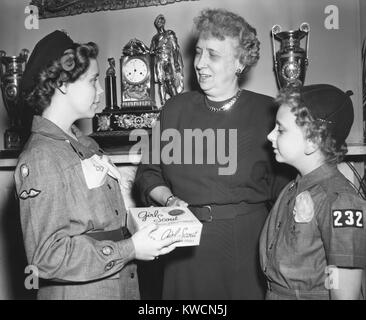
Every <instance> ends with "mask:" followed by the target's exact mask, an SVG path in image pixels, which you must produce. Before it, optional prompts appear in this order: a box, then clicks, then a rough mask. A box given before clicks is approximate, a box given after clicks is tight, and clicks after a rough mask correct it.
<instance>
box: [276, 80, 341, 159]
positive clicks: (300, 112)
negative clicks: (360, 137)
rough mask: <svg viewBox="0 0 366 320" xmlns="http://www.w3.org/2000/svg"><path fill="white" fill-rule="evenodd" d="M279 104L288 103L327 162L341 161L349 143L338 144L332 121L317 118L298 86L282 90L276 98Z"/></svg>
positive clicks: (299, 124)
mask: <svg viewBox="0 0 366 320" xmlns="http://www.w3.org/2000/svg"><path fill="white" fill-rule="evenodd" d="M276 102H277V103H278V105H282V104H285V105H288V106H289V107H290V108H291V112H292V113H293V114H294V115H295V117H296V124H297V125H298V126H299V127H302V128H303V129H304V132H305V137H306V138H308V139H310V140H311V141H313V142H314V143H316V144H317V145H318V146H319V148H320V150H321V151H322V153H323V154H324V156H325V158H326V160H327V162H331V163H339V162H341V161H342V159H343V158H344V156H345V155H346V153H347V144H346V143H345V142H344V143H342V144H340V145H339V144H337V141H336V140H335V139H334V138H333V137H332V135H331V131H330V130H329V125H330V123H329V122H327V121H324V120H321V119H315V118H314V117H313V116H312V114H311V112H310V110H309V109H308V108H307V107H306V105H305V103H304V101H303V100H302V99H301V94H300V91H299V89H298V88H296V87H291V86H289V87H286V88H284V89H282V90H281V91H280V93H279V94H278V96H277V98H276Z"/></svg>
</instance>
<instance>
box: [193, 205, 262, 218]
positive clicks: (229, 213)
mask: <svg viewBox="0 0 366 320" xmlns="http://www.w3.org/2000/svg"><path fill="white" fill-rule="evenodd" d="M188 209H189V210H191V211H192V213H193V214H194V215H195V216H196V218H197V219H198V220H200V221H202V222H211V221H213V220H226V219H234V218H235V217H236V216H238V215H245V214H250V213H253V212H255V211H258V210H266V211H267V209H266V205H265V204H264V203H246V202H240V203H236V204H223V205H216V204H214V205H204V206H195V205H190V206H188Z"/></svg>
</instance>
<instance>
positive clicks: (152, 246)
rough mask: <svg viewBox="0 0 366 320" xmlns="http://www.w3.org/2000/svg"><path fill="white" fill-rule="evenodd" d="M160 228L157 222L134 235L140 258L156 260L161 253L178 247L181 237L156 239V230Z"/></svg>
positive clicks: (136, 252) (138, 257) (136, 253)
mask: <svg viewBox="0 0 366 320" xmlns="http://www.w3.org/2000/svg"><path fill="white" fill-rule="evenodd" d="M157 229H158V226H157V225H156V224H151V225H148V226H146V227H144V228H142V229H141V230H139V231H137V232H136V233H135V234H134V235H133V236H132V242H133V245H134V246H135V255H136V259H138V260H154V259H156V258H158V257H159V256H160V255H164V254H167V253H169V252H171V251H173V250H174V249H175V248H176V244H177V242H179V241H181V240H179V239H164V240H156V239H155V238H154V237H153V233H154V231H156V230H157Z"/></svg>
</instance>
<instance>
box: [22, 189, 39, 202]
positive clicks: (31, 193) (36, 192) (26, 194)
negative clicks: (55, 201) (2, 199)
mask: <svg viewBox="0 0 366 320" xmlns="http://www.w3.org/2000/svg"><path fill="white" fill-rule="evenodd" d="M40 193H41V191H39V190H36V189H30V190H29V191H27V190H24V191H22V193H21V194H20V195H19V198H20V199H22V200H26V199H28V198H35V197H37V196H38V195H39V194H40Z"/></svg>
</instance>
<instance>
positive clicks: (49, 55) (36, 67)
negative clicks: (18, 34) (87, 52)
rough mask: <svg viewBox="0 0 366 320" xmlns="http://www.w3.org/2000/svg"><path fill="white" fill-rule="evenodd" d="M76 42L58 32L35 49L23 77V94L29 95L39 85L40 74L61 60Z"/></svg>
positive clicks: (43, 40) (45, 38)
mask: <svg viewBox="0 0 366 320" xmlns="http://www.w3.org/2000/svg"><path fill="white" fill-rule="evenodd" d="M73 45H74V42H73V41H72V40H71V38H70V37H69V36H68V35H67V34H66V33H65V32H62V31H59V30H56V31H54V32H52V33H50V34H48V35H47V36H45V37H44V38H43V39H41V40H40V41H39V42H38V43H37V44H36V46H35V47H34V49H33V51H32V54H31V56H30V57H29V59H28V62H27V64H26V67H25V70H24V73H23V77H22V84H21V88H22V92H23V94H28V93H29V92H31V91H32V90H33V89H34V87H35V86H36V83H37V78H38V75H39V74H40V72H41V71H42V70H43V69H44V68H46V67H47V65H48V64H49V63H51V62H52V61H54V60H56V59H59V58H60V57H61V56H62V55H63V53H64V52H65V50H67V49H70V48H72V46H73Z"/></svg>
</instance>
